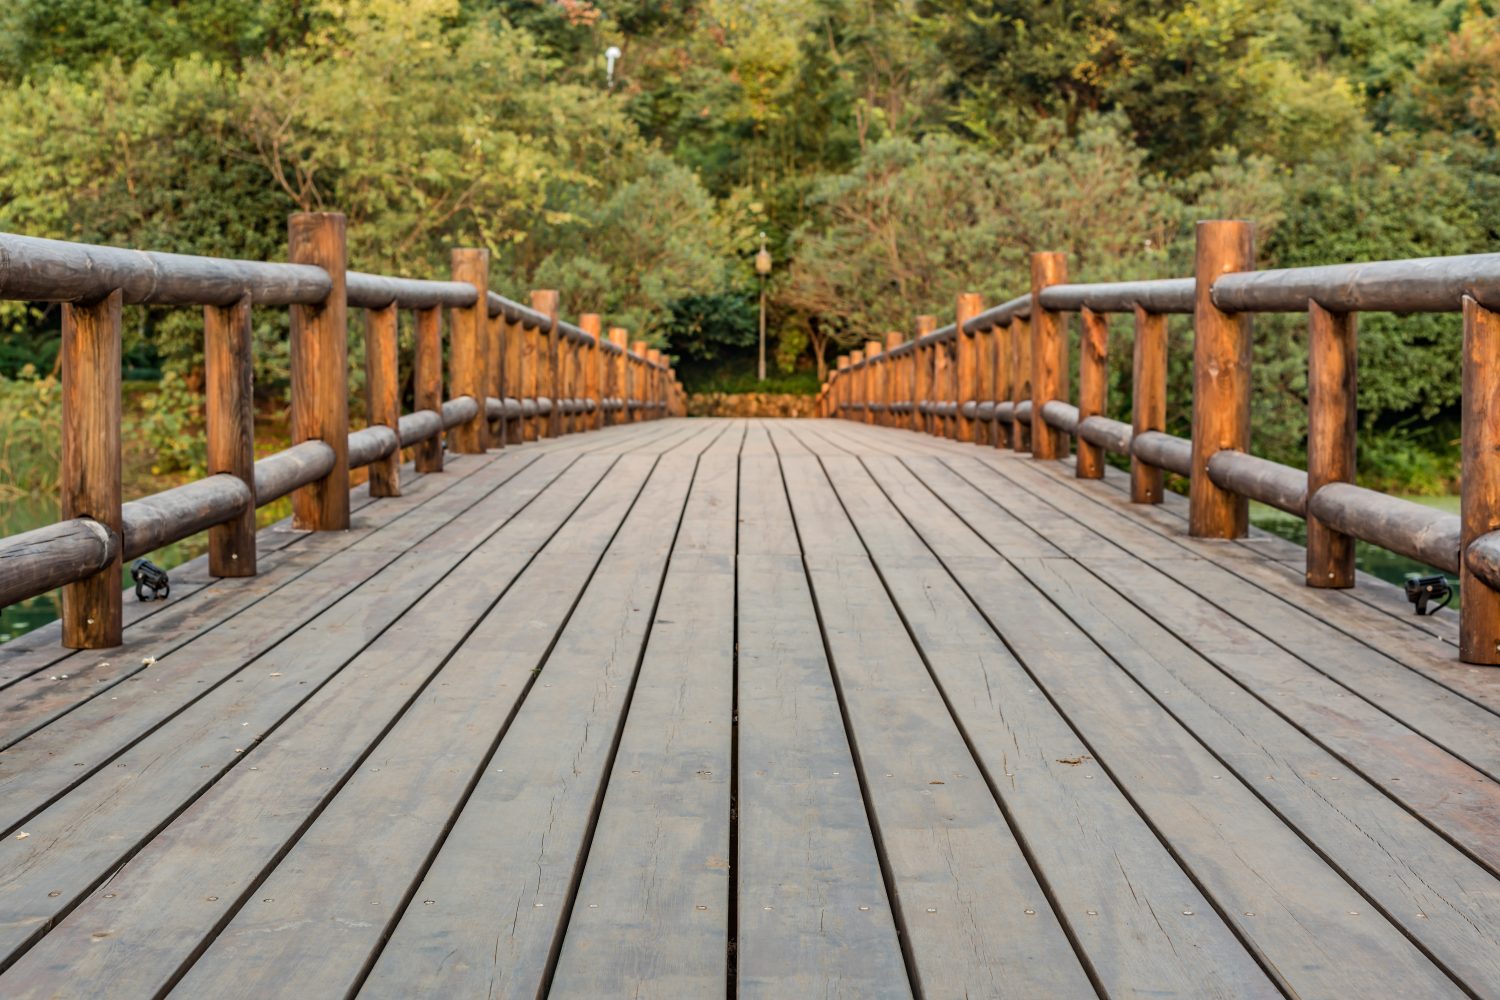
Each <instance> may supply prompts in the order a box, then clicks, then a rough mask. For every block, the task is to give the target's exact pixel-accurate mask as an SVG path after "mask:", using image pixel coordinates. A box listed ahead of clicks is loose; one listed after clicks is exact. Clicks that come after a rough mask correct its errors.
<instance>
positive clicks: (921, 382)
mask: <svg viewBox="0 0 1500 1000" xmlns="http://www.w3.org/2000/svg"><path fill="white" fill-rule="evenodd" d="M936 329H937V317H936V316H933V315H931V314H930V313H923V314H922V315H920V316H918V317H917V339H918V340H921V339H922V338H923V337H925V336H927V335H928V334H929V333H931V332H932V331H934V330H936ZM918 351H919V352H920V355H921V356H920V357H918V358H917V389H918V392H919V394H920V395H919V397H918V400H917V401H916V402H920V403H925V404H926V405H927V407H928V408H929V410H930V409H931V407H932V404H933V403H935V402H937V398H938V381H937V354H938V349H937V347H936V346H935V345H933V344H928V345H927V346H926V347H921V348H918ZM912 415H913V417H914V418H915V420H916V428H917V430H919V431H922V432H924V433H927V434H937V433H938V432H939V430H940V428H941V427H942V423H941V421H940V418H938V417H934V416H933V415H932V414H931V413H930V412H929V413H923V412H921V411H920V408H919V407H918V406H917V405H915V404H914V405H913V406H912Z"/></svg>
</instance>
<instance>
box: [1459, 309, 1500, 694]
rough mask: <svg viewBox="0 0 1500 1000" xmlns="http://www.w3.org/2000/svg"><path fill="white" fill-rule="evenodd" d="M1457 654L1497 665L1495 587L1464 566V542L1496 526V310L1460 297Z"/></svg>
mask: <svg viewBox="0 0 1500 1000" xmlns="http://www.w3.org/2000/svg"><path fill="white" fill-rule="evenodd" d="M1463 366H1464V367H1463V403H1462V406H1463V470H1462V473H1461V475H1462V480H1463V490H1462V492H1463V497H1462V499H1461V500H1460V513H1461V519H1462V529H1461V538H1462V541H1461V543H1460V545H1459V555H1458V579H1459V591H1458V593H1459V623H1458V630H1459V632H1458V655H1459V659H1461V660H1463V661H1464V662H1465V663H1484V664H1491V665H1493V664H1500V591H1497V590H1495V589H1494V588H1492V587H1490V586H1489V585H1488V584H1486V583H1485V582H1484V581H1483V580H1481V579H1480V578H1479V577H1478V576H1477V575H1475V574H1474V573H1472V572H1470V571H1469V562H1468V552H1469V543H1471V542H1473V541H1474V539H1476V538H1478V537H1479V536H1480V535H1484V534H1487V533H1489V532H1491V531H1494V530H1495V529H1496V528H1500V313H1497V312H1496V311H1494V310H1492V309H1486V308H1485V307H1484V306H1481V305H1480V304H1479V303H1478V302H1475V301H1474V300H1473V299H1471V298H1469V297H1468V296H1464V362H1463Z"/></svg>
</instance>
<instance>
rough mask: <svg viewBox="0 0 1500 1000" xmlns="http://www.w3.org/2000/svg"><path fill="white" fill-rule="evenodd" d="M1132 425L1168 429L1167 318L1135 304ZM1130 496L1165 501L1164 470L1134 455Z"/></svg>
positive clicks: (1141, 430)
mask: <svg viewBox="0 0 1500 1000" xmlns="http://www.w3.org/2000/svg"><path fill="white" fill-rule="evenodd" d="M1130 426H1131V430H1132V432H1133V433H1134V434H1144V433H1145V432H1147V431H1165V430H1166V429H1167V317H1166V316H1165V315H1164V314H1162V313H1153V312H1147V311H1146V310H1145V309H1142V308H1141V307H1140V306H1136V307H1135V347H1134V353H1133V357H1132V363H1131V390H1130ZM1130 499H1131V500H1132V501H1133V502H1135V503H1161V499H1162V470H1161V469H1160V468H1159V467H1157V466H1155V465H1151V464H1149V463H1147V462H1143V461H1141V460H1140V459H1139V458H1137V457H1136V456H1135V455H1131V456H1130Z"/></svg>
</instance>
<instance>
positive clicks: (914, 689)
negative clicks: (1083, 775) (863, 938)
mask: <svg viewBox="0 0 1500 1000" xmlns="http://www.w3.org/2000/svg"><path fill="white" fill-rule="evenodd" d="M772 438H773V441H775V442H776V445H777V448H778V450H779V451H780V452H781V466H782V471H783V474H784V476H785V479H786V484H787V490H788V493H789V495H790V497H791V505H792V512H793V516H794V517H795V519H796V523H797V526H798V531H799V532H800V535H801V539H802V545H803V550H804V558H805V560H806V564H807V569H808V576H809V579H810V581H811V585H812V591H813V596H814V600H815V601H816V605H817V608H818V613H819V615H820V618H821V621H822V625H823V631H824V636H825V640H826V642H827V644H828V650H829V654H830V656H831V659H832V665H833V668H834V671H835V676H836V677H837V679H838V684H839V689H840V691H841V692H842V695H843V701H844V709H845V713H846V717H847V719H848V724H849V728H850V731H851V734H852V739H853V742H854V747H855V752H856V755H857V760H858V762H859V765H860V769H861V772H862V775H863V778H864V785H865V788H866V794H867V802H868V805H869V810H870V813H871V815H872V817H873V820H874V825H875V830H876V834H877V836H878V843H879V844H880V847H881V852H882V855H883V857H884V859H885V865H886V868H887V870H888V871H889V873H890V881H891V886H892V890H893V892H894V894H895V899H894V900H893V902H894V905H895V906H896V907H897V914H898V920H899V921H900V923H901V925H902V929H903V932H904V936H905V940H906V941H907V947H908V949H909V951H910V954H911V965H912V969H913V973H914V977H915V980H916V983H915V988H916V989H917V990H918V991H919V992H921V993H922V994H924V995H931V996H964V995H971V996H972V995H984V996H990V995H1010V996H1082V995H1087V994H1090V993H1092V991H1093V989H1094V987H1093V985H1092V983H1091V982H1090V980H1089V977H1088V975H1087V974H1086V973H1085V971H1084V968H1083V966H1082V965H1081V964H1080V961H1079V959H1078V957H1077V955H1076V954H1075V953H1074V950H1073V947H1072V945H1071V944H1070V943H1069V941H1068V938H1067V936H1066V934H1065V932H1064V929H1063V925H1062V923H1061V921H1060V920H1059V918H1058V916H1057V915H1056V913H1055V912H1054V909H1053V904H1052V902H1051V900H1050V899H1049V898H1048V896H1047V894H1046V893H1045V892H1044V890H1043V888H1042V886H1041V885H1040V884H1039V883H1038V881H1037V877H1036V875H1035V874H1034V873H1033V871H1032V868H1031V865H1030V864H1029V862H1028V859H1027V857H1026V856H1025V853H1024V852H1023V850H1022V848H1021V847H1020V845H1018V843H1017V841H1016V837H1015V836H1014V834H1013V833H1012V832H1011V829H1010V828H1009V826H1008V825H1007V822H1006V818H1005V816H1004V814H1003V813H1002V811H1001V809H1000V806H999V805H998V803H997V802H996V801H995V799H994V798H993V796H992V795H991V794H990V792H989V789H988V788H986V787H985V783H984V779H983V777H982V772H981V769H980V766H979V764H978V763H977V762H976V761H975V759H974V757H973V755H972V754H971V753H970V750H969V748H968V746H966V745H965V742H964V740H963V737H962V736H961V734H960V732H959V729H958V727H957V726H956V725H955V723H954V721H953V718H952V716H951V715H950V714H949V710H948V708H947V706H946V705H945V704H944V701H943V698H942V696H941V694H940V693H939V691H938V689H937V687H936V685H935V684H934V681H933V678H932V676H931V675H930V674H929V673H928V671H927V668H926V666H925V665H924V664H923V662H922V659H921V657H920V655H919V653H918V651H917V649H916V648H915V647H914V646H913V644H912V640H911V637H910V636H909V635H908V633H907V631H906V629H905V627H904V625H903V624H902V621H901V619H900V617H899V615H898V612H897V609H896V607H895V606H894V605H893V604H892V603H891V600H890V598H889V596H888V595H887V594H886V592H885V589H884V587H883V586H882V584H881V581H880V578H879V576H878V575H877V573H876V571H875V567H874V566H873V565H871V563H870V560H869V558H868V556H867V555H866V553H865V550H864V547H863V546H862V544H861V543H860V540H859V538H858V536H857V535H856V534H855V532H854V529H853V527H852V526H851V525H850V523H849V520H848V518H847V517H846V516H845V514H844V512H843V509H842V507H841V506H840V505H839V501H838V498H837V497H836V496H835V495H834V492H833V490H832V487H831V486H830V485H829V483H828V480H827V478H826V477H825V476H824V475H823V473H822V470H821V468H820V467H819V465H818V462H817V459H816V458H815V457H814V456H812V455H809V454H806V453H802V454H797V453H796V450H795V449H792V448H790V447H783V441H790V437H789V435H788V434H787V432H786V431H785V430H784V428H782V427H777V428H773V431H772Z"/></svg>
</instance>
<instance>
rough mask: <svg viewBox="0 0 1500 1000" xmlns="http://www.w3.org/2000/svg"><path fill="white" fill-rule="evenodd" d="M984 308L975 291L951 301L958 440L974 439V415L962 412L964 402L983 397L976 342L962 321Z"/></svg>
mask: <svg viewBox="0 0 1500 1000" xmlns="http://www.w3.org/2000/svg"><path fill="white" fill-rule="evenodd" d="M983 311H984V301H983V299H981V298H980V297H979V296H978V295H977V294H975V293H974V292H962V293H960V294H959V296H958V298H957V300H955V303H954V309H953V316H954V318H953V325H954V326H955V327H957V330H956V332H955V333H954V335H953V341H954V344H953V350H954V358H953V360H954V368H953V380H954V386H955V389H956V391H955V393H954V396H953V398H954V400H956V401H957V402H958V404H959V412H958V417H957V418H956V419H955V421H954V437H955V439H956V440H959V441H973V440H974V418H973V417H971V416H966V415H965V414H964V407H963V404H964V403H967V402H968V401H969V400H978V399H980V398H982V384H981V382H980V376H979V342H978V339H977V338H976V337H975V335H974V334H971V333H965V332H964V325H965V324H966V323H968V322H969V320H971V319H973V318H974V317H975V316H978V315H979V314H980V313H981V312H983Z"/></svg>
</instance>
